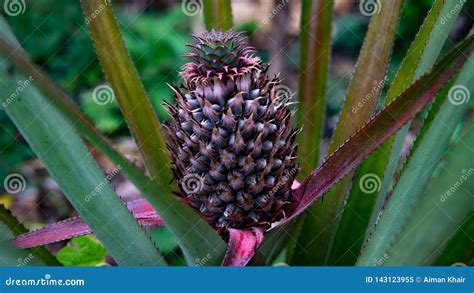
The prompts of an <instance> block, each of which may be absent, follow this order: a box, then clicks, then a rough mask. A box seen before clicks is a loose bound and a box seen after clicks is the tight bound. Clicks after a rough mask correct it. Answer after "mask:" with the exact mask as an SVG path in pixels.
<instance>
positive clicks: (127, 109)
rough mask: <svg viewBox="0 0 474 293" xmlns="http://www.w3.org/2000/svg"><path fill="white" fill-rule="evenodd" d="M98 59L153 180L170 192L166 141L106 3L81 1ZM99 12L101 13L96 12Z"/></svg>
mask: <svg viewBox="0 0 474 293" xmlns="http://www.w3.org/2000/svg"><path fill="white" fill-rule="evenodd" d="M81 4H82V9H83V11H84V15H85V17H86V20H87V21H86V23H87V24H88V27H89V31H90V35H91V38H92V40H93V42H94V46H95V49H96V54H97V57H98V59H99V61H100V63H101V65H102V69H103V71H104V74H105V77H106V78H107V80H108V82H109V83H110V85H111V87H112V89H113V95H114V97H115V99H116V100H117V102H118V104H119V106H120V110H121V111H122V114H123V116H124V119H125V121H126V122H127V125H128V127H129V129H130V132H131V134H132V136H133V137H134V138H135V141H136V143H137V145H138V148H139V150H140V153H141V155H142V157H143V160H144V163H145V165H146V167H147V169H148V171H149V172H150V175H151V177H152V178H153V180H154V181H156V182H158V183H160V184H161V185H162V186H163V188H164V189H165V190H166V189H168V190H169V191H171V189H170V187H169V182H170V180H171V173H170V168H169V167H170V163H169V160H168V157H167V154H166V143H165V138H164V136H163V134H162V131H161V129H160V123H159V121H158V118H157V117H156V114H155V112H154V110H153V108H152V105H151V102H150V99H149V97H148V94H147V93H146V92H145V89H144V87H143V85H142V82H141V80H140V77H139V76H138V73H137V71H136V69H135V66H134V64H133V61H132V60H131V58H130V55H129V53H128V50H127V48H126V47H125V44H124V42H123V39H122V35H121V33H120V30H119V27H118V23H117V20H116V18H115V15H114V12H113V10H112V7H111V3H110V1H108V0H105V1H104V0H92V1H81ZM96 11H100V13H96Z"/></svg>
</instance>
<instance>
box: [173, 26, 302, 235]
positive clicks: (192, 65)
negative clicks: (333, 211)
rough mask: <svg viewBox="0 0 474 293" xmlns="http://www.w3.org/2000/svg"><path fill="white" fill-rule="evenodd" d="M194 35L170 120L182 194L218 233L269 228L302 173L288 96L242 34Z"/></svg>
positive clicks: (175, 167)
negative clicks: (284, 94) (297, 176)
mask: <svg viewBox="0 0 474 293" xmlns="http://www.w3.org/2000/svg"><path fill="white" fill-rule="evenodd" d="M196 39H197V43H196V44H193V45H189V47H191V48H192V52H191V53H189V54H187V55H186V56H187V57H189V58H191V59H192V62H189V63H187V64H185V65H184V67H183V70H182V72H180V75H181V76H182V77H183V79H184V85H182V86H181V87H177V86H173V87H172V88H173V91H174V95H175V98H176V101H177V104H176V105H171V104H167V107H168V111H169V113H170V116H171V119H170V120H169V121H167V122H165V124H164V128H165V129H166V133H167V138H168V148H169V151H170V157H171V161H172V163H173V165H174V167H173V174H174V178H175V180H176V181H177V182H178V186H179V189H180V192H179V196H181V197H182V198H183V199H184V200H185V201H186V202H187V203H188V204H189V205H191V206H192V207H193V208H195V209H196V210H198V211H199V212H200V213H201V215H202V216H203V217H204V218H205V219H207V221H208V222H209V223H210V224H211V225H212V226H214V227H215V228H216V229H217V230H219V231H220V232H225V231H226V230H227V229H228V228H247V227H254V226H266V227H268V226H269V225H270V224H271V223H272V222H274V221H276V220H278V219H279V218H281V217H282V216H283V212H282V207H283V206H285V205H286V204H288V202H289V200H290V198H291V192H292V191H291V189H290V187H291V183H292V182H293V180H294V177H295V176H296V173H297V172H296V171H297V169H296V149H297V147H296V145H295V143H294V141H295V136H296V133H297V130H295V129H294V128H292V126H291V120H292V113H291V111H290V110H289V109H288V107H287V104H288V99H289V98H290V97H288V96H283V97H282V96H281V95H279V91H278V89H279V84H280V80H279V78H278V77H277V76H276V77H275V78H273V79H268V78H267V76H266V75H265V73H266V68H267V67H268V66H267V65H266V64H263V63H262V61H261V60H260V59H259V58H257V57H254V56H253V54H254V53H255V49H254V48H252V47H250V46H249V45H248V43H247V38H246V37H244V36H243V35H242V34H241V33H235V32H233V31H227V32H221V31H215V30H212V31H211V32H206V33H204V34H203V36H202V37H196Z"/></svg>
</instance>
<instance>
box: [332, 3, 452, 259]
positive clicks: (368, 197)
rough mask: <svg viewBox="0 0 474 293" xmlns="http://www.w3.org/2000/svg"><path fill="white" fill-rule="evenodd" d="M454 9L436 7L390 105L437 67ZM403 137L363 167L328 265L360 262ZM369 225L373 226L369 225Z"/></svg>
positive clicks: (406, 60) (412, 48) (391, 95)
mask: <svg viewBox="0 0 474 293" xmlns="http://www.w3.org/2000/svg"><path fill="white" fill-rule="evenodd" d="M452 5H453V3H452V2H451V3H449V1H443V0H437V1H436V2H434V3H433V7H432V8H431V10H430V11H429V13H428V15H427V16H426V18H425V20H424V22H423V24H422V26H421V27H420V30H419V32H418V34H417V35H416V37H415V39H414V41H413V42H412V44H411V46H410V49H409V50H408V52H407V54H406V56H405V58H404V60H403V62H402V65H401V66H400V69H399V70H398V72H397V74H396V76H395V78H394V80H393V81H392V83H391V85H390V88H389V90H388V93H387V96H386V98H385V103H386V104H387V103H389V102H391V101H392V100H393V99H394V98H395V97H396V96H397V95H399V94H400V93H401V92H402V91H403V90H404V89H405V88H406V87H408V86H409V85H410V83H412V82H413V81H414V80H415V79H416V78H417V77H419V75H421V73H422V72H424V71H426V70H427V69H429V67H430V66H432V65H433V64H434V62H435V60H436V58H437V56H438V54H439V52H440V49H441V47H442V45H443V44H444V42H445V40H446V38H447V36H448V32H449V30H450V29H451V25H452V23H453V21H450V22H449V23H442V22H441V19H442V17H443V15H445V13H443V11H444V12H446V11H449V10H447V9H451V8H452ZM399 133H400V134H397V137H398V139H396V141H397V143H396V144H395V146H394V147H393V152H391V150H392V146H393V142H394V140H395V138H390V139H389V140H388V141H387V142H386V143H385V144H384V145H382V146H381V147H380V149H379V150H377V151H376V152H374V153H373V154H372V155H370V156H369V157H368V158H367V159H366V160H365V161H364V162H363V163H362V164H361V166H360V167H359V169H358V171H357V173H356V176H355V178H354V184H353V185H352V188H351V191H350V192H349V196H348V198H347V204H346V205H345V207H344V211H343V214H342V216H341V222H340V224H339V227H338V231H337V233H336V236H335V238H334V242H333V244H332V247H331V250H330V256H329V259H328V264H330V265H331V264H337V265H353V264H354V263H355V262H356V260H357V256H358V255H359V253H360V249H361V247H362V243H363V241H364V235H365V234H366V230H367V227H369V230H370V227H371V226H372V225H373V223H375V219H376V217H377V216H378V214H379V212H380V209H381V206H382V204H383V202H384V200H385V196H386V194H387V191H388V188H389V187H390V185H391V181H392V180H391V179H392V178H393V174H394V171H395V168H396V167H397V165H398V164H397V163H398V159H399V150H400V147H401V143H402V142H403V141H404V139H405V135H406V130H401V131H400V132H399ZM390 153H391V155H390ZM384 173H386V176H384ZM371 183H372V184H373V185H372V186H370V184H371ZM361 187H362V188H361ZM379 191H380V192H379ZM374 205H375V209H374V208H373V207H374ZM371 218H372V219H371ZM369 222H371V223H372V225H369ZM369 234H370V232H369Z"/></svg>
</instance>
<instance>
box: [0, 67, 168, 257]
mask: <svg viewBox="0 0 474 293" xmlns="http://www.w3.org/2000/svg"><path fill="white" fill-rule="evenodd" d="M4 63H5V61H4ZM1 78H2V83H1V84H2V85H1V87H2V92H3V93H8V92H12V90H11V88H8V87H7V86H6V85H7V84H8V83H9V81H10V79H9V78H8V77H7V74H6V72H5V71H3V72H2V75H1ZM13 79H14V80H15V81H20V82H22V81H24V80H25V79H24V78H22V77H19V76H15V77H14V78H13ZM15 84H17V82H15ZM17 92H18V90H17ZM0 100H1V102H2V103H5V104H6V105H7V107H5V111H6V113H7V114H8V116H9V117H10V119H11V120H12V121H13V122H14V123H15V125H16V127H17V128H18V129H19V130H20V132H21V133H22V135H23V137H24V138H25V139H26V141H27V142H28V144H29V145H30V146H31V148H32V149H33V151H34V152H35V154H36V155H37V156H38V158H39V159H40V160H41V161H42V163H43V164H44V165H45V167H46V169H47V170H48V172H49V174H50V175H51V176H52V177H53V178H54V179H55V181H56V182H57V183H58V185H59V187H60V188H61V190H62V191H63V192H64V194H65V195H66V197H67V198H68V200H69V201H70V202H71V204H72V205H73V206H74V208H75V209H76V211H77V212H78V213H79V214H80V215H81V217H82V218H83V219H85V220H86V221H87V223H88V224H89V226H90V227H91V228H92V230H93V231H94V233H95V234H96V235H97V237H98V238H99V239H100V240H101V241H102V243H103V244H104V246H105V247H106V248H107V250H108V251H109V252H110V254H111V255H112V256H113V257H114V259H115V260H116V261H117V262H118V263H119V264H121V265H164V264H165V262H164V259H163V258H162V257H161V255H160V254H159V252H158V251H157V250H156V248H155V247H154V245H153V243H152V242H151V240H150V239H149V238H148V236H147V234H146V233H145V231H143V230H142V228H141V227H140V226H139V225H138V223H137V222H136V221H135V219H134V218H133V217H132V215H131V214H130V212H129V211H128V210H127V209H126V207H125V206H124V204H123V202H122V201H121V200H120V198H119V197H118V196H117V195H116V194H115V193H114V191H113V190H112V188H111V186H110V185H109V184H108V182H107V179H106V178H105V176H104V175H103V174H102V172H101V171H100V169H99V167H98V166H97V164H96V162H95V161H94V160H93V158H92V157H91V155H90V154H89V152H88V150H87V148H86V147H85V145H84V144H83V142H82V140H81V139H80V137H79V136H78V135H77V133H76V130H75V128H74V127H73V126H72V125H71V124H70V123H69V121H67V120H66V119H65V118H64V117H63V116H62V115H61V114H60V113H59V112H58V111H57V109H55V108H54V107H53V105H52V104H51V103H50V102H48V101H47V100H46V99H44V97H42V96H41V94H40V93H39V92H38V91H37V90H36V89H35V88H34V87H31V86H26V87H25V88H24V89H22V91H20V92H19V94H18V95H17V96H16V97H15V98H14V99H11V98H10V97H8V96H6V95H2V96H0ZM5 104H4V105H5Z"/></svg>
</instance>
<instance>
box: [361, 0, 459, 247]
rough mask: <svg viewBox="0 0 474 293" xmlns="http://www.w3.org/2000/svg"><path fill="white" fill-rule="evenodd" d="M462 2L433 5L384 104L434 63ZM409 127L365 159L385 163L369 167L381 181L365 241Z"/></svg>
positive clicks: (380, 205)
mask: <svg viewBox="0 0 474 293" xmlns="http://www.w3.org/2000/svg"><path fill="white" fill-rule="evenodd" d="M463 4H464V3H462V2H459V3H456V2H453V1H443V0H439V1H437V2H435V3H434V4H433V7H432V9H431V11H430V14H429V16H428V17H427V19H426V20H425V22H424V23H423V25H422V27H421V29H420V32H419V33H418V35H417V37H416V38H415V40H414V41H413V43H412V45H411V46H410V49H409V50H408V52H407V55H406V57H405V59H404V61H403V63H402V65H401V67H400V69H399V71H398V72H397V75H396V77H395V79H394V80H393V82H392V85H391V86H390V89H389V91H388V93H387V97H386V103H388V102H390V101H391V100H393V99H394V98H395V97H396V96H397V95H399V94H400V93H401V92H402V91H403V89H404V88H406V87H407V86H408V84H410V82H412V81H413V80H416V79H417V78H419V77H420V76H421V74H423V72H425V71H426V70H428V69H429V68H430V67H431V66H432V65H433V64H434V63H435V62H436V59H437V58H438V56H439V54H440V52H441V49H442V48H443V45H444V44H445V42H446V40H447V39H448V36H449V32H450V31H451V29H452V27H453V25H454V22H455V20H456V18H457V15H458V14H459V11H460V10H461V9H460V8H461V7H462V5H463ZM456 7H458V8H456ZM451 11H452V12H451ZM451 13H452V17H451V18H449V19H446V18H445V15H448V14H451ZM418 56H419V57H418ZM409 127H410V126H409V125H407V126H405V127H404V128H402V129H401V130H400V131H399V132H398V133H397V135H396V136H395V137H392V138H391V139H390V140H389V141H387V142H386V143H385V144H384V145H383V146H382V147H381V149H380V151H379V153H377V154H375V155H374V157H373V158H371V160H370V161H368V162H367V164H371V163H372V162H374V161H378V162H385V163H384V164H385V165H386V168H385V170H384V171H383V170H382V171H380V170H372V173H374V174H377V175H378V176H379V178H380V179H381V180H382V184H381V188H380V192H379V194H378V195H377V199H376V202H375V204H374V208H373V210H372V215H371V216H370V220H369V224H368V230H367V231H366V235H365V240H367V238H368V237H369V235H370V233H371V228H372V227H374V224H375V221H376V220H377V218H378V216H379V213H380V211H381V209H382V205H383V203H384V202H385V197H386V196H387V194H388V192H389V190H390V188H392V182H393V177H394V175H395V172H396V169H397V166H398V165H399V164H398V163H399V159H400V151H401V149H402V146H403V143H404V141H405V137H406V135H407V133H408V130H409ZM387 154H388V156H387Z"/></svg>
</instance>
